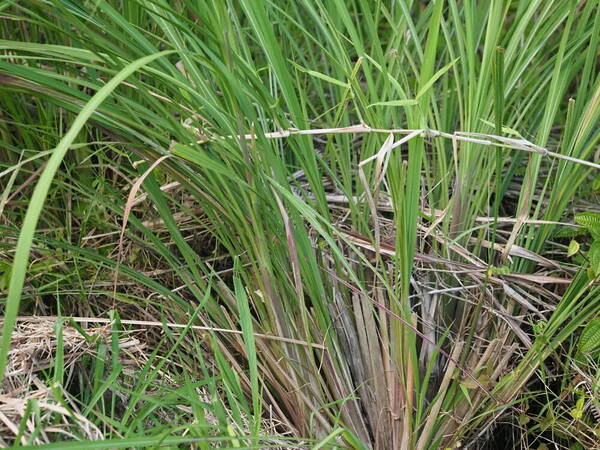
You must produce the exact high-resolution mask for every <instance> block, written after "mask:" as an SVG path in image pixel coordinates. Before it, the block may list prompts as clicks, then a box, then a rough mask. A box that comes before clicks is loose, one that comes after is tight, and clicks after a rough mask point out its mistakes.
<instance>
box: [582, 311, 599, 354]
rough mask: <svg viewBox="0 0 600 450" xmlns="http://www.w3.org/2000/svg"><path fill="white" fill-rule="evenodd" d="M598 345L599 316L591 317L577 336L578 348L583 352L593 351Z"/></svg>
mask: <svg viewBox="0 0 600 450" xmlns="http://www.w3.org/2000/svg"><path fill="white" fill-rule="evenodd" d="M599 347H600V317H596V318H595V319H592V320H591V321H590V323H588V324H587V325H586V327H585V328H584V329H583V332H582V333H581V337H580V338H579V350H580V351H581V352H583V353H589V352H593V351H594V350H596V349H597V348H599Z"/></svg>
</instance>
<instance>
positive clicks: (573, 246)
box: [567, 239, 579, 258]
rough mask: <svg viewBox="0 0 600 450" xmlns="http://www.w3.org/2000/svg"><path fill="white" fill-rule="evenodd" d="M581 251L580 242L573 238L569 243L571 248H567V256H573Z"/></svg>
mask: <svg viewBox="0 0 600 450" xmlns="http://www.w3.org/2000/svg"><path fill="white" fill-rule="evenodd" d="M578 251H579V242H577V241H576V240H574V239H573V240H571V242H570V243H569V250H567V257H569V258H570V257H571V256H573V255H574V254H576V253H577V252H578Z"/></svg>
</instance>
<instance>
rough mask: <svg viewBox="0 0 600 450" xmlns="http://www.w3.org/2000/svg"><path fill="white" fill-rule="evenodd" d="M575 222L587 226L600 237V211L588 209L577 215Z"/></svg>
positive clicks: (593, 233) (595, 235)
mask: <svg viewBox="0 0 600 450" xmlns="http://www.w3.org/2000/svg"><path fill="white" fill-rule="evenodd" d="M575 222H577V223H578V224H579V225H583V226H584V227H586V228H587V229H588V230H589V231H590V233H592V235H593V236H594V237H595V238H596V239H600V213H597V212H592V211H586V212H582V213H579V214H577V215H575Z"/></svg>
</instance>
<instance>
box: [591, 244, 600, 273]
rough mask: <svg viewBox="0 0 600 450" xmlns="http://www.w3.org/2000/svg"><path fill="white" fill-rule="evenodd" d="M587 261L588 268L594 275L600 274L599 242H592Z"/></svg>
mask: <svg viewBox="0 0 600 450" xmlns="http://www.w3.org/2000/svg"><path fill="white" fill-rule="evenodd" d="M588 259H589V260H590V268H591V269H592V270H593V271H594V274H595V275H599V274H600V240H596V241H594V243H593V244H592V246H591V247H590V251H589V252H588Z"/></svg>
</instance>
